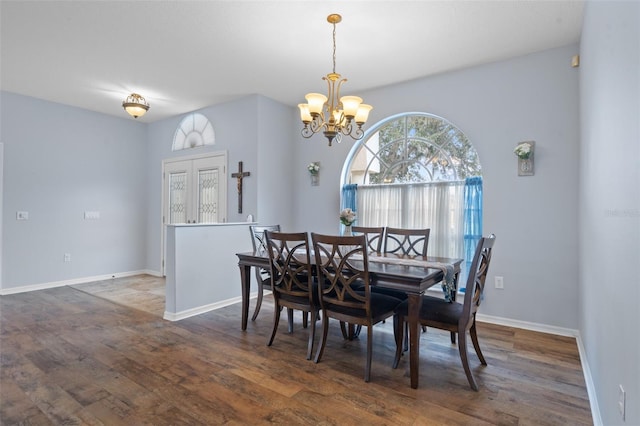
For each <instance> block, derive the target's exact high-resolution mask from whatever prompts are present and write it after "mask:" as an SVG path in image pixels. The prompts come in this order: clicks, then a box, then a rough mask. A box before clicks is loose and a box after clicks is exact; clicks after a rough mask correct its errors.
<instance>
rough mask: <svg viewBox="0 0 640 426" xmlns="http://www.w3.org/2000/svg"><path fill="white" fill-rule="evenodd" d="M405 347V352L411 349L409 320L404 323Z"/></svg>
mask: <svg viewBox="0 0 640 426" xmlns="http://www.w3.org/2000/svg"><path fill="white" fill-rule="evenodd" d="M423 327H424V326H423ZM426 329H427V328H426V327H424V331H427V330H426ZM403 349H404V351H405V352H406V351H408V350H409V323H408V322H405V323H404V348H403Z"/></svg>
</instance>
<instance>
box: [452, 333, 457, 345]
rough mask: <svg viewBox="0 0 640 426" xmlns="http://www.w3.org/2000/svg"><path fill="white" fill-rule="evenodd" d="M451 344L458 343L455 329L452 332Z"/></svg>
mask: <svg viewBox="0 0 640 426" xmlns="http://www.w3.org/2000/svg"><path fill="white" fill-rule="evenodd" d="M451 344H452V345H455V344H456V332H455V331H452V332H451Z"/></svg>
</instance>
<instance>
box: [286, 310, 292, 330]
mask: <svg viewBox="0 0 640 426" xmlns="http://www.w3.org/2000/svg"><path fill="white" fill-rule="evenodd" d="M287 319H288V320H289V333H293V309H291V308H287Z"/></svg>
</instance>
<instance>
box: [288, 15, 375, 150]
mask: <svg viewBox="0 0 640 426" xmlns="http://www.w3.org/2000/svg"><path fill="white" fill-rule="evenodd" d="M340 21H342V16H340V15H338V14H336V13H334V14H331V15H329V16H327V22H329V23H330V24H333V72H331V73H329V74H327V75H326V77H322V79H323V80H326V81H327V86H328V88H329V96H328V97H327V96H325V95H323V94H321V93H308V94H307V95H306V96H305V99H306V100H307V103H306V104H299V105H298V108H300V118H301V119H302V122H303V123H304V128H303V129H302V136H303V137H305V138H310V137H311V136H313V135H314V134H315V133H318V132H319V131H321V130H322V133H323V134H324V135H325V137H326V138H327V139H328V140H329V146H331V143H332V142H333V140H334V139H335V140H336V142H338V143H340V141H341V140H342V135H345V136H350V137H352V138H353V139H355V140H359V139H362V136H364V131H363V130H362V125H363V124H364V123H365V122H366V121H367V118H369V111H371V109H373V107H372V106H371V105H366V104H363V103H362V98H359V97H357V96H343V97H340V86H342V83H344V82H345V81H347V79H346V78H341V76H340V74H338V73H336V24H337V23H339V22H340Z"/></svg>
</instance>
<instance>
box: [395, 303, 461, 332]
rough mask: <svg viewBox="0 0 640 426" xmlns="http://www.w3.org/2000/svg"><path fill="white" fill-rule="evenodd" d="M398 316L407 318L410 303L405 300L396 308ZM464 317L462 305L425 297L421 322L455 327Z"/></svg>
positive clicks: (421, 311) (421, 310)
mask: <svg viewBox="0 0 640 426" xmlns="http://www.w3.org/2000/svg"><path fill="white" fill-rule="evenodd" d="M395 312H396V314H399V315H402V316H405V317H406V316H407V315H408V312H409V301H408V300H405V301H403V302H402V303H400V304H399V305H398V306H397V307H396V311H395ZM461 315H462V304H461V303H457V302H447V301H446V300H444V299H439V298H437V297H431V296H423V297H422V307H421V308H420V320H421V321H423V322H425V321H426V322H428V321H434V322H440V323H445V324H451V325H455V324H458V320H459V319H460V316H461Z"/></svg>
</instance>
